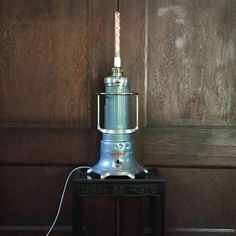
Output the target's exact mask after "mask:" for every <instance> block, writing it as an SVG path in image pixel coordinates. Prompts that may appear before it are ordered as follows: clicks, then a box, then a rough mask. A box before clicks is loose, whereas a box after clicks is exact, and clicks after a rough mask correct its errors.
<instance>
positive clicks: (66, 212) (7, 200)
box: [0, 166, 73, 234]
mask: <svg viewBox="0 0 236 236" xmlns="http://www.w3.org/2000/svg"><path fill="white" fill-rule="evenodd" d="M72 168H73V166H54V167H48V166H34V167H33V166H1V167H0V177H1V178H0V186H1V195H0V201H1V214H0V222H1V223H0V224H1V225H2V226H48V225H50V224H51V223H52V221H53V219H54V216H55V214H56V210H57V207H58V204H59V199H60V195H61V192H62V190H63V186H64V182H65V179H66V176H67V174H68V173H69V171H70V170H71V169H72ZM71 215H72V199H71V184H69V188H68V191H67V193H66V195H65V201H64V204H63V208H62V212H61V217H60V218H59V220H58V224H59V225H71ZM0 234H1V233H0Z"/></svg>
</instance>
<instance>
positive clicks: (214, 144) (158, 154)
mask: <svg viewBox="0 0 236 236" xmlns="http://www.w3.org/2000/svg"><path fill="white" fill-rule="evenodd" d="M142 151H143V152H142V154H143V161H144V163H145V164H149V165H157V166H160V165H161V166H195V167H196V166H199V167H202V166H212V167H214V166H215V167H231V168H232V167H234V168H235V167H236V130H235V129H232V128H227V127H221V128H210V129H209V128H207V127H205V128H204V127H202V128H200V127H191V128H190V127H169V128H146V129H145V131H144V133H143V143H142Z"/></svg>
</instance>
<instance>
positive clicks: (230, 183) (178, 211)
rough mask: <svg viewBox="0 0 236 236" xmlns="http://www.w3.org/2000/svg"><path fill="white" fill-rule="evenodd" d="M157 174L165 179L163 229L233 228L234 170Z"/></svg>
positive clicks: (174, 170)
mask: <svg viewBox="0 0 236 236" xmlns="http://www.w3.org/2000/svg"><path fill="white" fill-rule="evenodd" d="M160 170H161V172H162V173H163V174H164V175H165V176H167V177H168V181H167V186H166V223H167V228H203V229H204V228H222V229H234V228H235V225H236V215H235V213H236V205H235V202H236V185H235V184H234V179H235V177H236V176H235V175H236V172H235V170H234V169H210V168H204V169H192V168H161V169H160Z"/></svg>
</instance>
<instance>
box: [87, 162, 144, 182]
mask: <svg viewBox="0 0 236 236" xmlns="http://www.w3.org/2000/svg"><path fill="white" fill-rule="evenodd" d="M131 162H132V163H131ZM124 163H129V166H125V164H124ZM87 173H88V174H89V175H97V176H99V177H100V178H101V179H105V178H112V177H116V178H124V177H127V178H130V179H135V178H140V177H142V176H143V177H144V176H145V175H146V174H147V173H148V170H147V169H145V168H143V167H142V166H140V165H139V164H138V163H137V162H136V161H135V160H134V159H133V160H131V159H128V160H125V158H122V159H121V158H120V159H119V158H114V159H112V160H111V161H110V163H108V161H107V160H106V161H103V160H102V159H101V160H100V161H99V162H98V163H97V165H95V166H93V167H92V168H90V169H88V171H87Z"/></svg>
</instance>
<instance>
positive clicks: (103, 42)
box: [89, 0, 114, 128]
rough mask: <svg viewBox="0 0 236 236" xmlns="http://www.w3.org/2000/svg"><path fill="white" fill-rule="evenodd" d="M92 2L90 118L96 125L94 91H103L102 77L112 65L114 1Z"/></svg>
mask: <svg viewBox="0 0 236 236" xmlns="http://www.w3.org/2000/svg"><path fill="white" fill-rule="evenodd" d="M91 2H93V8H92V9H91V11H92V14H91V15H92V16H91V17H92V27H93V28H92V32H91V42H90V43H91V47H92V61H90V62H89V63H90V64H91V70H92V71H91V76H92V87H91V102H92V103H91V109H92V110H91V114H92V116H91V119H92V125H93V127H94V128H96V125H97V103H96V93H97V92H102V91H104V83H103V79H104V77H106V76H108V75H111V73H112V72H111V68H112V65H113V56H114V55H113V51H114V49H113V45H114V44H113V11H114V1H110V0H96V1H91Z"/></svg>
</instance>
